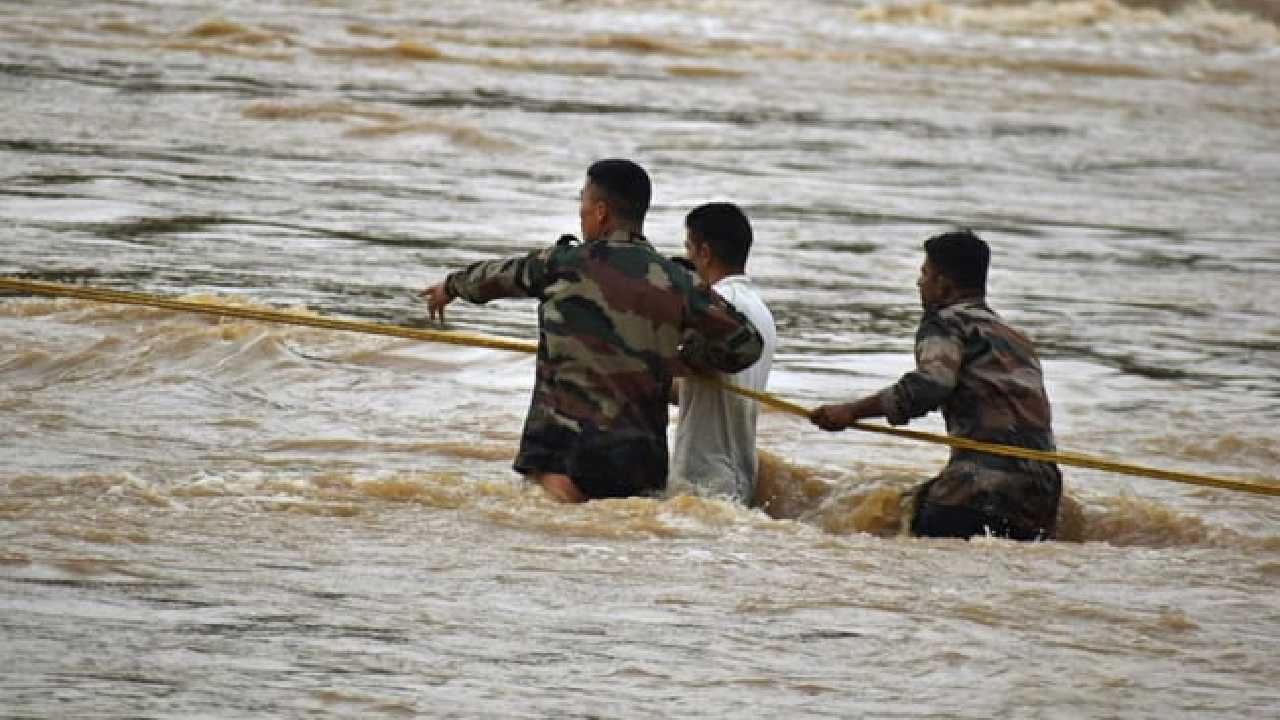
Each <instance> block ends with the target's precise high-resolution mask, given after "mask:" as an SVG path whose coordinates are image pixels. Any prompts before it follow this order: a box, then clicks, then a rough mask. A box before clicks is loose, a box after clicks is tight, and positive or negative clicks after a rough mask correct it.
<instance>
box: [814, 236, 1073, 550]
mask: <svg viewBox="0 0 1280 720" xmlns="http://www.w3.org/2000/svg"><path fill="white" fill-rule="evenodd" d="M924 249H925V255H926V257H925V261H924V266H923V267H922V268H921V269H920V279H919V281H918V282H917V285H918V287H919V288H920V300H921V303H922V304H923V305H924V310H925V312H924V317H923V318H922V319H921V320H920V327H919V329H918V330H917V332H916V348H915V356H916V369H915V370H914V371H912V372H909V373H907V374H906V375H903V376H902V378H901V379H900V380H898V382H897V383H895V384H893V385H891V386H889V387H888V388H885V389H884V390H882V391H880V392H879V393H876V394H874V395H869V396H867V397H864V398H862V399H861V400H857V401H855V402H852V403H848V404H844V405H824V406H822V407H820V408H818V409H817V410H815V411H814V413H813V416H812V419H813V422H814V424H816V425H817V426H818V427H820V428H822V429H824V430H843V429H844V428H847V427H849V426H850V425H851V424H852V423H854V422H855V421H857V420H861V419H864V418H873V417H882V416H883V417H885V418H887V419H888V420H889V423H890V424H892V425H902V424H905V423H906V422H907V421H908V420H910V419H911V418H914V417H921V416H923V415H925V414H926V413H928V412H929V411H931V410H934V409H936V408H939V407H941V408H942V416H943V418H944V419H945V420H946V423H947V432H948V433H949V434H950V435H953V436H956V437H964V438H970V439H972V440H978V441H981V442H986V443H998V444H1002V445H1016V446H1019V447H1026V448H1032V449H1034V450H1045V451H1052V450H1053V449H1054V442H1053V430H1052V428H1051V426H1050V412H1049V398H1048V396H1047V395H1046V394H1045V390H1044V381H1043V375H1042V373H1041V370H1040V361H1039V359H1038V358H1037V357H1036V352H1035V348H1034V347H1033V346H1032V344H1031V341H1030V340H1028V339H1027V337H1026V336H1025V335H1023V334H1022V333H1021V332H1019V331H1018V330H1016V329H1014V328H1013V327H1011V326H1009V325H1008V324H1006V323H1005V322H1004V320H1002V319H1001V318H1000V316H999V315H997V314H996V313H995V312H994V311H993V310H991V308H989V307H987V304H986V282H987V267H988V265H989V262H990V249H989V248H988V247H987V244H986V243H985V242H983V241H982V240H981V239H980V238H978V236H976V235H974V234H973V233H972V232H969V231H967V230H966V231H961V232H951V233H945V234H943V235H938V236H936V237H932V238H930V239H929V240H928V241H926V242H925V244H924ZM1061 495H1062V474H1061V473H1060V472H1059V471H1058V467H1057V465H1055V464H1053V463H1045V462H1034V461H1030V460H1018V459H1014V458H1007V457H1003V456H997V455H990V454H987V453H981V452H976V451H972V450H961V449H953V450H952V451H951V459H950V461H949V462H948V463H947V465H946V467H944V468H943V470H942V472H941V473H940V474H939V475H938V476H937V477H935V478H933V479H932V480H929V481H928V482H926V483H924V484H923V485H921V486H920V487H918V488H917V489H916V490H915V510H914V513H913V515H912V518H911V531H912V533H913V534H915V535H923V536H930V537H964V538H968V537H971V536H973V535H981V534H991V535H997V536H1001V537H1009V538H1014V539H1018V540H1034V539H1041V538H1049V537H1052V536H1053V533H1054V529H1055V522H1056V518H1057V513H1058V501H1059V499H1060V497H1061Z"/></svg>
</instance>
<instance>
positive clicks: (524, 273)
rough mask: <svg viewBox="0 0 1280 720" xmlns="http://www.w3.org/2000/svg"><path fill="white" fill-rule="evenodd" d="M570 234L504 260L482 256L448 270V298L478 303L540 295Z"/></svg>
mask: <svg viewBox="0 0 1280 720" xmlns="http://www.w3.org/2000/svg"><path fill="white" fill-rule="evenodd" d="M570 239H571V238H570V237H569V236H565V237H562V238H561V239H560V242H558V243H556V244H555V245H552V246H551V247H549V248H545V249H543V250H536V251H534V252H531V253H529V254H528V255H520V256H517V257H510V258H506V259H503V260H482V261H480V262H475V263H472V264H470V265H468V266H467V267H466V268H464V269H462V270H459V271H457V272H454V273H450V274H449V276H448V277H447V278H445V290H446V291H447V292H448V293H449V297H451V298H462V299H463V300H466V301H468V302H473V303H477V304H481V303H486V302H489V301H490V300H496V299H497V298H522V297H541V296H542V292H543V291H544V290H545V289H546V287H547V286H548V285H550V284H551V281H552V279H553V278H554V275H555V273H554V270H553V268H554V267H555V266H556V264H557V260H558V259H559V256H560V255H563V254H564V253H565V252H566V251H567V250H570V249H571V248H572V247H573V245H572V244H571V243H570V242H569V241H568V240H570Z"/></svg>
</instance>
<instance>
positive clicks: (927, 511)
mask: <svg viewBox="0 0 1280 720" xmlns="http://www.w3.org/2000/svg"><path fill="white" fill-rule="evenodd" d="M911 534H912V535H916V536H919V537H936V538H964V539H965V540H968V539H969V538H971V537H973V536H974V535H992V536H994V537H1002V538H1009V539H1011V540H1041V539H1043V538H1044V536H1045V535H1044V533H1043V532H1042V531H1041V530H1039V529H1036V530H1034V531H1028V530H1026V529H1024V528H1019V527H1015V526H1014V525H1013V524H1012V523H1010V522H1009V519H1008V518H1005V517H1000V516H997V515H988V514H986V513H983V512H980V511H978V510H974V509H973V508H968V507H963V506H959V505H938V504H936V503H931V502H924V501H921V502H919V503H918V504H917V505H916V512H915V515H913V516H912V517H911Z"/></svg>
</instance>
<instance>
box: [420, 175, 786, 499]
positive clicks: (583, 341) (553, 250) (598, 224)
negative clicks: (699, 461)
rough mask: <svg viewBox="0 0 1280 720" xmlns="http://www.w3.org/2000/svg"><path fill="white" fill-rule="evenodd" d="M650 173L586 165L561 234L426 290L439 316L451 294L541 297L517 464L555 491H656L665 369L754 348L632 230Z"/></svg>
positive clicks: (715, 298) (688, 369)
mask: <svg viewBox="0 0 1280 720" xmlns="http://www.w3.org/2000/svg"><path fill="white" fill-rule="evenodd" d="M649 197H650V184H649V176H648V174H647V173H646V172H645V171H644V169H643V168H641V167H640V166H639V165H637V164H635V163H633V162H631V161H629V160H618V159H613V160H601V161H599V162H596V163H595V164H593V165H592V166H591V167H590V169H588V170H587V178H586V182H585V183H584V184H583V187H582V192H581V196H580V207H579V217H580V219H581V222H582V236H583V239H584V242H582V243H578V242H576V240H575V239H574V238H572V237H570V236H565V237H562V238H561V239H560V242H558V243H556V244H555V245H552V246H551V247H548V248H545V249H542V250H537V251H535V252H531V253H529V254H527V255H522V256H518V257H513V258H508V259H505V260H490V261H484V262H477V263H474V264H472V265H470V266H468V267H467V268H466V269H464V270H460V271H458V272H454V273H451V274H450V275H448V277H446V278H445V280H444V281H443V282H441V283H438V284H436V285H433V286H431V287H429V288H427V289H426V290H424V291H423V293H422V294H423V296H425V298H426V300H427V306H428V311H429V313H430V315H431V316H432V318H439V319H440V321H441V322H443V321H444V308H445V305H447V304H448V303H449V302H451V301H452V300H454V299H455V298H463V299H464V300H467V301H470V302H473V303H485V302H488V301H489V300H493V299H496V298H518V297H530V298H537V299H538V300H539V304H538V357H537V375H536V378H535V381H534V388H533V397H532V399H531V400H530V403H529V412H528V415H527V417H526V418H525V425H524V433H523V435H522V437H521V439H520V450H519V453H518V454H517V455H516V459H515V463H514V466H515V469H516V471H517V472H519V473H522V474H524V475H525V477H526V478H528V479H529V480H530V481H532V482H536V483H539V484H540V485H542V487H543V488H544V489H545V490H546V491H547V492H548V493H549V494H551V495H552V496H553V497H555V498H556V499H558V500H561V501H563V502H582V501H585V500H590V499H592V498H606V497H627V496H632V495H647V494H652V493H656V492H659V491H661V490H663V489H664V488H665V487H666V482H667V462H668V454H667V434H666V431H667V399H668V397H669V396H670V394H671V382H672V378H673V377H674V376H676V375H686V374H690V373H693V372H705V371H709V370H719V371H721V372H736V371H738V370H742V369H743V368H746V367H748V366H750V365H751V364H752V363H754V362H755V361H756V359H757V358H759V357H760V353H761V349H762V341H761V338H760V333H759V332H757V331H756V329H755V327H753V326H752V325H751V323H750V322H749V321H748V320H747V319H746V318H745V317H744V316H743V315H742V314H741V313H739V312H738V311H737V310H736V309H734V308H733V306H732V305H730V304H728V303H727V302H725V301H724V299H723V298H721V297H720V296H719V295H717V294H716V293H714V292H712V291H711V290H709V289H707V288H706V287H704V286H699V284H698V278H697V277H696V276H694V275H693V274H692V273H690V272H689V271H688V270H686V269H685V268H683V267H680V266H679V265H677V264H676V263H675V262H673V261H671V260H669V259H667V258H665V257H663V256H662V255H659V254H658V252H657V251H656V250H654V248H653V246H652V245H650V244H649V241H648V240H646V239H645V237H644V235H643V234H642V232H643V228H644V217H645V213H646V212H648V210H649Z"/></svg>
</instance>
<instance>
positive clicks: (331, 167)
mask: <svg viewBox="0 0 1280 720" xmlns="http://www.w3.org/2000/svg"><path fill="white" fill-rule="evenodd" d="M1277 23H1280V7H1278V6H1277V3H1275V2H1271V1H1270V0H1235V1H1232V0H1218V1H1217V4H1216V5H1214V4H1211V3H1209V2H1207V1H1206V2H1199V1H1196V2H1186V3H1183V2H1176V1H1175V0H1145V1H1139V0H1134V1H1133V2H1131V3H1121V2H1119V1H1118V0H1066V1H1059V2H1049V1H1047V0H1038V1H1035V2H1032V1H1031V0H1025V1H1020V0H1004V1H1001V2H997V1H995V0H991V1H989V2H980V1H977V0H975V1H972V2H909V1H907V0H888V1H880V0H866V1H865V2H858V1H857V0H850V1H848V2H836V1H835V0H734V1H732V2H731V1H729V0H613V1H611V2H604V1H601V2H590V1H587V0H582V1H578V2H574V1H571V0H561V1H559V2H553V1H549V0H548V1H543V2H532V1H525V0H484V1H483V2H481V1H479V0H477V1H474V2H472V1H468V0H445V1H439V2H410V1H409V0H368V1H367V2H366V1H362V0H315V1H311V2H307V1H305V0H254V1H253V2H248V1H246V0H228V1H224V2H211V1H205V2H196V1H195V0H173V1H165V0H132V1H130V2H83V1H82V2H75V1H72V0H39V1H38V2H17V1H11V2H4V3H0V99H2V100H3V102H4V107H3V110H0V163H2V164H0V230H2V232H3V235H2V236H0V275H3V276H9V277H23V278H29V279H42V280H53V281H59V282H68V283H83V284H87V285H91V286H95V287H104V288H113V289H123V290H131V291H138V292H147V293H156V294H162V295H166V296H182V297H193V298H200V299H207V300H213V301H217V302H223V303H239V304H248V305H251V306H258V307H270V308H296V309H299V310H304V311H307V312H313V313H321V314H326V315H334V316H340V317H344V318H352V319H358V320H363V321H373V322H380V323H393V324H400V325H412V326H425V325H426V324H427V322H426V317H425V316H426V312H425V307H424V306H423V305H422V304H421V303H420V302H419V301H418V300H417V298H416V293H417V291H418V290H419V289H421V288H423V287H425V286H426V285H428V284H430V283H432V282H434V281H436V280H438V279H439V278H441V277H442V276H443V275H444V274H445V273H446V272H448V271H450V270H452V269H455V268H458V267H460V266H462V265H463V264H465V263H467V262H470V261H473V260H477V259H485V258H494V257H501V256H504V255H509V254H514V253H517V252H523V251H527V250H530V249H533V248H537V247H540V246H543V245H545V244H547V243H549V242H551V241H553V240H554V239H555V238H556V237H557V236H558V235H559V234H560V233H563V232H576V231H577V191H578V188H579V186H580V184H581V181H582V177H583V173H584V171H585V168H586V167H587V165H588V164H589V163H590V162H591V161H592V160H595V159H598V158H600V157H606V156H624V157H630V158H634V159H636V160H638V161H639V162H641V163H642V164H644V165H645V166H646V167H647V168H648V169H649V171H650V173H651V175H652V177H653V180H654V185H655V205H654V209H653V211H652V213H651V216H650V220H649V223H648V227H647V230H648V233H649V235H650V237H651V238H652V239H653V241H654V242H655V244H656V245H657V246H658V247H659V248H660V249H662V250H663V251H665V252H669V253H672V254H675V253H678V252H680V251H681V247H682V246H681V243H682V240H683V230H682V222H683V217H684V214H685V212H687V211H688V210H689V209H690V208H692V207H693V206H694V205H696V204H699V203H702V202H705V201H709V200H720V199H728V200H733V201H736V202H738V203H740V204H741V205H743V206H744V207H745V208H746V209H747V211H748V214H749V215H750V216H751V218H752V220H753V222H754V224H755V228H756V236H757V246H756V248H755V250H754V252H753V256H752V259H751V262H750V264H749V268H748V269H749V271H750V273H751V274H752V275H753V276H754V277H755V278H756V280H757V282H758V284H759V285H760V286H761V287H762V289H763V293H764V296H765V299H766V301H767V302H768V303H769V304H770V305H771V307H772V309H773V312H774V315H775V316H776V318H777V320H778V327H779V334H780V343H779V355H778V359H777V362H776V363H775V366H774V367H775V371H774V374H773V377H772V379H771V383H770V391H771V392H774V393H776V394H778V395H780V396H782V397H784V398H786V399H788V400H791V401H793V402H796V403H801V404H803V405H806V406H813V405H817V404H819V403H822V402H828V401H834V400H839V399H850V398H853V397H855V396H858V395H861V394H863V393H866V392H868V391H871V390H874V389H877V388H879V387H881V386H882V385H884V384H886V383H888V382H890V381H892V380H893V379H894V378H896V377H897V376H898V375H899V374H900V373H901V372H903V371H904V370H906V369H908V368H909V367H910V364H911V356H910V353H911V340H912V335H913V332H914V329H915V324H916V322H917V319H918V316H919V307H918V300H917V298H916V291H915V286H914V282H915V279H916V275H917V270H918V267H919V263H920V260H921V252H920V244H921V242H922V241H923V240H924V239H925V238H926V237H927V236H929V235H930V234H934V233H937V232H940V231H942V230H945V229H948V228H950V227H955V226H968V227H972V228H975V229H976V230H977V231H978V232H979V233H980V234H981V235H983V236H984V237H985V238H986V239H987V240H988V241H990V242H991V244H992V246H993V252H994V261H993V271H992V277H991V304H992V305H993V307H995V308H996V309H997V310H998V311H1000V312H1001V313H1002V314H1004V315H1005V316H1006V317H1007V318H1009V319H1010V320H1012V321H1013V322H1014V323H1015V324H1017V325H1019V326H1021V327H1023V328H1025V329H1026V330H1027V332H1028V333H1029V334H1030V335H1031V336H1032V337H1034V338H1035V340H1036V342H1037V343H1038V345H1039V347H1040V349H1041V352H1042V356H1043V358H1044V364H1045V370H1046V375H1047V383H1048V388H1049V392H1050V395H1051V398H1052V400H1053V403H1054V420H1055V429H1056V431H1057V435H1058V442H1059V446H1060V448H1062V449H1064V450H1070V451H1074V452H1080V453H1088V454H1092V455H1100V456H1103V457H1108V458H1113V459H1116V460H1122V461H1126V462H1130V463H1138V464H1143V465H1147V466H1151V467H1158V468H1164V469H1170V470H1174V469H1176V470H1183V471H1188V472H1195V473H1205V474H1214V475H1222V476H1229V477H1234V478H1240V479H1244V480H1250V481H1254V482H1260V483H1278V482H1280V471H1278V470H1277V466H1278V465H1280V439H1278V438H1277V430H1276V427H1277V425H1278V424H1280V314H1278V312H1277V307H1280V202H1278V201H1277V197H1280V25H1278V24H1277ZM450 310H451V315H450V324H451V326H452V327H453V328H455V329H461V330H468V331H477V332H483V333H487V334H496V335H503V336H507V337H513V338H524V339H528V338H532V337H533V336H534V333H535V314H534V306H533V305H532V304H531V303H530V302H518V301H503V302H496V303H493V304H491V305H489V306H486V307H475V306H466V305H465V304H463V303H457V304H455V305H454V306H451V308H450ZM532 375H533V366H532V360H531V358H530V357H528V356H526V355H521V354H512V353H504V352H499V351H494V350H487V349H479V348H458V347H451V346H443V345H432V344H425V343H418V342H411V341H406V340H394V339H387V338H379V337H372V336H364V335H356V334H350V333H341V332H336V331H325V330H317V329H306V328H299V327H290V326H281V325H267V324H260V323H255V322H248V321H232V320H218V319H216V318H210V317H204V316H197V315H184V314H180V313H174V312H166V311H160V310H153V309H145V308H137V307H128V306H118V305H106V304H96V303H91V302H87V301H82V300H72V299H47V298H36V297H21V296H16V295H12V294H11V295H7V296H5V297H3V298H0V431H2V434H3V438H4V439H3V441H0V540H2V542H0V716H2V717H5V718H63V717H66V718H71V717H75V718H100V717H101V718H107V717H146V718H193V717H202V718H230V717H621V718H633V717H649V718H666V717H694V716H697V717H756V716H760V717H839V718H847V717H947V718H953V717H963V718H988V717H997V716H999V717H1038V718H1077V717H1120V718H1145V717H1152V718H1154V717H1159V718H1169V717H1178V718H1182V717H1186V718H1200V717H1238V718H1261V717H1274V716H1276V715H1277V713H1280V690H1278V689H1277V687H1278V683H1277V679H1278V678H1280V675H1278V674H1277V672H1278V671H1277V669H1276V668H1277V666H1278V665H1280V594H1278V593H1277V586H1278V585H1280V529H1278V528H1280V525H1278V523H1280V504H1278V502H1277V499H1275V498H1274V497H1267V496H1262V495H1254V494H1246V493H1238V492H1229V491H1224V490H1214V489H1206V488H1202V487H1196V486H1192V485H1185V484H1175V483H1172V482H1167V481H1160V480H1152V479H1143V478H1135V477H1129V476H1124V475H1118V474H1108V473H1103V472H1100V471H1093V470H1082V469H1074V468H1064V470H1065V472H1066V486H1067V497H1066V500H1065V502H1064V506H1063V517H1062V538H1061V539H1060V540H1058V541H1054V542H1045V543H1036V544H1017V543H1011V542H1005V541H999V540H990V539H987V540H983V539H979V540H975V541H973V542H968V543H966V542H960V541H925V540H915V539H908V538H903V537H900V536H899V535H898V525H899V521H900V516H899V515H900V511H899V509H898V507H897V505H896V503H895V501H894V498H895V497H896V494H897V493H898V492H899V491H900V490H902V489H903V488H906V487H908V486H909V485H910V484H911V483H912V482H914V481H915V480H916V479H919V478H923V477H926V476H928V475H930V474H932V473H933V472H935V471H936V470H937V469H938V468H939V467H940V466H941V464H942V463H943V462H944V461H945V458H946V449H945V448H942V447H939V446H937V445H929V444H922V443H913V442H909V441H905V440H901V439H897V438H889V437H884V436H880V435H870V434H864V433H855V432H850V433H844V434H838V435H835V434H827V433H821V432H819V431H817V430H815V429H813V428H812V427H811V426H810V425H808V423H806V422H805V421H803V420H802V419H799V418H796V417H794V416H791V415H786V414H782V413H778V412H772V411H768V412H765V413H764V414H763V415H762V417H761V436H760V448H761V452H762V455H763V465H762V479H761V482H762V485H763V486H764V491H765V492H764V494H766V495H767V496H768V497H767V500H768V502H767V504H766V506H765V507H756V508H750V509H749V508H743V507H737V506H734V505H731V504H727V503H725V502H722V501H719V500H715V499H704V498H698V497H691V496H687V495H675V496H673V497H669V498H665V499H632V500H623V501H606V502H594V503H589V504H587V505H584V506H580V507H564V506H559V505H556V504H554V503H553V502H551V501H550V500H548V499H547V498H546V497H544V496H543V495H542V494H541V492H540V491H538V490H536V489H530V488H526V487H524V486H523V485H522V484H521V482H520V481H519V479H518V478H517V477H516V476H515V475H514V474H513V473H512V471H511V470H510V461H511V459H512V456H513V454H514V452H515V447H516V443H517V440H518V433H519V430H520V423H521V420H522V418H523V415H524V410H525V407H526V402H527V398H528V392H529V389H530V386H531V383H532ZM913 427H918V428H921V429H925V430H930V431H935V432H936V431H940V430H941V428H942V425H941V422H940V420H939V419H937V418H930V419H928V420H926V421H924V422H918V423H915V424H913Z"/></svg>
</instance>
